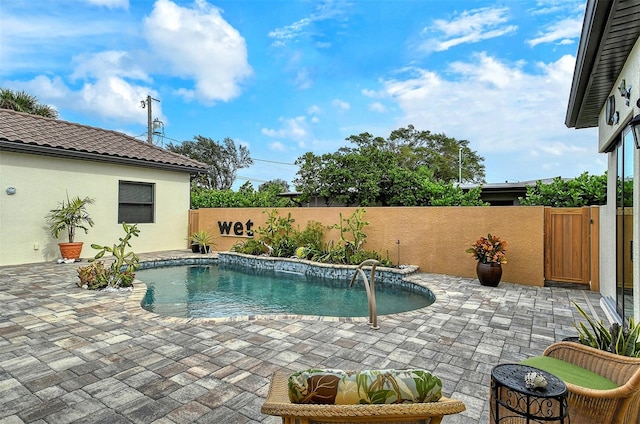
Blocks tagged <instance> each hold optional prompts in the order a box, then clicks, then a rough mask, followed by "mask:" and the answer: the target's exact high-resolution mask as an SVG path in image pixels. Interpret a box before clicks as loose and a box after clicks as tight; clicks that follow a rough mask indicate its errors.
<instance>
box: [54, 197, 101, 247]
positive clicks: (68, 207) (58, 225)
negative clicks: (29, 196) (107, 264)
mask: <svg viewBox="0 0 640 424" xmlns="http://www.w3.org/2000/svg"><path fill="white" fill-rule="evenodd" d="M94 203H95V199H91V198H89V197H85V198H84V199H81V198H80V197H79V196H76V197H74V198H71V199H70V198H69V196H68V195H67V200H66V201H65V200H63V201H62V202H60V203H59V204H58V207H57V208H55V209H51V210H50V211H49V214H47V217H46V218H47V222H48V223H49V230H50V232H51V235H52V236H53V238H55V239H57V238H58V236H59V235H60V233H61V232H63V231H66V232H67V240H68V242H67V243H58V246H59V247H60V255H62V258H63V259H80V253H81V252H82V244H83V243H82V242H76V241H74V239H75V235H76V229H78V228H79V229H82V230H84V232H85V234H86V233H88V232H89V228H88V227H93V219H91V216H90V215H89V213H88V212H87V206H88V205H92V204H94Z"/></svg>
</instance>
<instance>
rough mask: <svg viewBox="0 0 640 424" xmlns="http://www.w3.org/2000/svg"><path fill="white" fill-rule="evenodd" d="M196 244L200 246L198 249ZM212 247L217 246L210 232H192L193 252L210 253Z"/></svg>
mask: <svg viewBox="0 0 640 424" xmlns="http://www.w3.org/2000/svg"><path fill="white" fill-rule="evenodd" d="M194 245H197V246H199V248H198V249H197V250H196V249H195V247H194ZM211 247H215V243H214V242H213V237H212V236H211V235H210V234H209V233H208V232H206V231H204V230H200V231H196V232H195V233H193V234H191V250H192V251H193V252H198V251H199V252H200V253H209V250H210V248H211Z"/></svg>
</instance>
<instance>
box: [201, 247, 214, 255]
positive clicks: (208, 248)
mask: <svg viewBox="0 0 640 424" xmlns="http://www.w3.org/2000/svg"><path fill="white" fill-rule="evenodd" d="M198 247H199V248H200V250H199V252H200V253H202V254H203V255H204V254H205V253H209V250H210V249H211V247H210V246H200V245H198Z"/></svg>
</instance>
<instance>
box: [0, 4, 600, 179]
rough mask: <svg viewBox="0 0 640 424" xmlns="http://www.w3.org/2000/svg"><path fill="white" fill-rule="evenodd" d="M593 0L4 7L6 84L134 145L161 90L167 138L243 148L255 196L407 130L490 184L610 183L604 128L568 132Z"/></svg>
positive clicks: (0, 13)
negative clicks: (460, 155) (425, 133)
mask: <svg viewBox="0 0 640 424" xmlns="http://www.w3.org/2000/svg"><path fill="white" fill-rule="evenodd" d="M584 4H585V1H584V0H579V1H573V0H539V1H529V0H521V1H516V0H511V1H482V0H424V1H405V0H398V1H384V0H376V1H355V0H352V1H338V0H335V1H331V0H329V1H285V0H279V1H273V0H252V1H249V0H234V1H214V0H206V1H205V0H196V1H181V0H156V1H152V0H148V1H147V0H140V1H138V0H56V1H50V0H12V1H7V0H1V1H0V64H1V66H0V86H1V87H3V88H10V89H13V90H25V91H27V92H29V93H30V94H33V95H35V96H37V97H38V99H39V100H40V101H41V102H42V103H46V104H49V105H52V106H54V107H56V108H57V109H58V111H59V113H60V119H64V120H67V121H72V122H78V123H81V124H86V125H92V126H98V127H102V128H107V129H112V130H117V131H122V132H125V133H127V134H130V135H133V136H139V138H140V139H145V138H146V132H147V110H145V109H142V108H141V107H140V101H141V100H144V99H146V97H147V95H151V96H152V97H153V98H155V99H159V100H160V102H153V105H152V110H153V117H154V118H157V119H159V120H161V121H162V122H163V123H164V134H165V139H164V142H165V143H167V142H173V143H174V144H175V143H179V142H181V141H183V140H191V139H193V137H194V136H196V135H202V136H205V137H210V138H213V139H214V140H219V141H222V140H223V139H224V138H225V137H230V138H232V139H233V140H234V141H235V142H236V143H240V144H245V145H247V146H248V147H249V150H250V152H251V156H252V157H253V158H254V159H256V162H255V164H254V165H253V166H252V167H251V168H247V169H242V170H240V171H239V172H238V174H239V176H241V177H242V178H246V179H249V180H251V181H252V183H253V184H254V187H256V188H257V186H258V185H259V184H261V183H262V182H264V181H267V180H271V179H275V178H281V179H284V180H287V181H289V182H291V181H292V179H293V178H294V176H295V172H296V170H297V167H295V166H291V165H287V164H292V163H293V162H294V161H295V160H296V159H297V158H298V157H300V156H302V155H303V154H304V153H306V152H309V151H312V152H314V153H316V154H322V153H326V152H334V151H336V150H337V149H338V148H339V147H341V146H344V145H347V144H348V143H347V142H346V141H345V138H346V137H348V136H350V135H353V134H360V133H362V132H369V133H371V134H373V135H374V136H382V137H385V138H386V137H387V136H388V135H389V134H390V132H391V131H392V130H394V129H397V128H401V127H405V126H407V125H409V124H413V125H414V126H415V127H416V128H417V129H419V130H429V131H431V132H433V133H444V134H446V135H447V136H448V137H453V138H456V139H459V140H468V141H469V142H470V145H469V147H470V148H471V149H472V150H475V151H477V152H478V154H479V155H481V156H483V157H484V158H485V162H484V163H485V166H486V179H487V182H489V183H496V182H505V181H509V182H515V181H527V180H536V179H541V178H549V177H556V176H562V177H574V176H577V175H579V174H581V173H582V172H584V171H588V172H590V173H592V174H602V173H603V172H604V171H605V169H606V155H603V154H598V153H597V130H596V129H584V130H575V129H568V128H566V126H565V125H564V118H565V113H566V107H567V100H568V95H569V90H570V87H571V78H572V74H573V69H574V64H575V55H576V51H577V47H578V42H579V37H580V30H581V27H582V18H583V13H584ZM158 142H159V143H160V142H161V140H160V139H158ZM244 181H246V180H245V179H239V180H238V184H236V187H237V185H239V184H242V183H243V182H244Z"/></svg>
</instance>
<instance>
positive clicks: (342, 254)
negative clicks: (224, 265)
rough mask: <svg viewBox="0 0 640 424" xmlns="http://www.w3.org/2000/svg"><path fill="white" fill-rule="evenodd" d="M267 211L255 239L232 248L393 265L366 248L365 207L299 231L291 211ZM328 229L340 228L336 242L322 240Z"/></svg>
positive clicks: (313, 223) (302, 257)
mask: <svg viewBox="0 0 640 424" xmlns="http://www.w3.org/2000/svg"><path fill="white" fill-rule="evenodd" d="M264 213H268V214H269V217H268V219H267V222H266V223H265V226H264V227H258V229H256V230H255V234H256V236H257V237H256V238H254V239H247V240H245V241H243V242H240V243H236V244H235V245H234V246H233V247H232V248H231V250H232V251H234V252H238V253H245V254H249V255H269V256H275V257H279V258H289V257H293V256H295V257H298V258H301V259H309V260H312V261H317V262H324V263H334V264H351V265H356V264H359V263H361V262H362V261H364V260H366V259H376V260H378V261H379V262H380V263H381V265H383V266H392V264H391V261H390V260H389V258H388V257H387V258H383V257H382V255H381V254H379V253H378V252H375V251H370V250H365V249H364V247H363V246H364V244H365V243H366V239H367V235H366V233H365V232H364V228H365V227H366V226H367V225H369V222H368V221H365V219H364V214H365V210H364V209H356V210H355V211H354V212H353V214H352V215H351V216H349V217H347V218H343V217H342V214H340V222H339V223H337V224H334V225H331V226H329V227H325V226H323V225H322V224H321V223H319V222H316V221H309V222H308V223H307V226H306V227H305V228H304V229H303V230H300V229H299V228H298V229H296V228H294V226H293V224H294V223H295V220H294V219H293V218H291V214H288V215H287V216H286V217H282V216H280V215H279V214H278V211H277V210H276V209H273V210H271V211H270V212H266V211H265V212H264ZM329 229H337V230H339V231H340V237H339V239H338V241H337V242H334V241H333V240H332V241H330V242H329V243H325V233H326V231H327V230H329Z"/></svg>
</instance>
